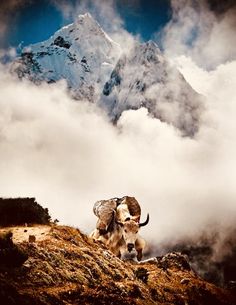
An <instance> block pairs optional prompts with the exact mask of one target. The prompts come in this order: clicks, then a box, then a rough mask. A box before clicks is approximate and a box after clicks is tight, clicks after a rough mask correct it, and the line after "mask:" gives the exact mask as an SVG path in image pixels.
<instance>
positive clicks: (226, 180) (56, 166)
mask: <svg viewBox="0 0 236 305" xmlns="http://www.w3.org/2000/svg"><path fill="white" fill-rule="evenodd" d="M189 61H190V59H187V58H182V61H181V64H182V71H183V73H184V75H185V77H186V78H187V79H188V80H189V81H190V82H192V84H193V86H194V87H195V88H196V89H198V91H201V93H204V94H205V95H206V97H207V99H208V106H209V111H208V112H207V113H206V115H205V121H206V123H205V125H204V126H203V127H202V129H201V130H200V132H199V134H198V137H197V139H189V138H182V137H180V136H179V133H178V132H177V131H176V130H175V129H174V127H172V126H170V125H168V124H166V123H162V122H160V121H159V120H157V119H153V118H151V117H149V116H148V114H147V110H146V109H144V108H141V109H140V110H138V111H126V112H124V113H123V115H122V116H121V118H120V120H119V121H118V129H117V128H115V127H114V126H112V125H111V124H110V123H108V122H107V119H106V118H105V117H103V116H102V114H101V113H100V112H99V110H98V109H97V108H96V106H95V105H91V104H88V103H87V102H86V101H84V102H83V101H80V102H74V101H72V100H71V99H70V98H69V97H68V96H67V93H66V89H65V87H66V86H65V85H63V82H62V83H59V84H53V85H48V84H42V85H41V86H35V85H34V84H32V83H29V82H27V81H23V82H20V81H19V80H17V79H14V78H13V77H12V76H10V75H9V74H7V73H6V71H4V70H3V68H1V78H0V84H1V85H0V86H1V99H0V108H1V115H0V155H1V158H0V176H1V196H36V198H37V199H38V201H39V202H40V203H42V204H43V205H45V206H48V207H49V209H50V210H51V211H52V214H53V217H57V218H59V219H60V220H61V221H62V222H63V223H68V224H73V225H77V226H79V227H80V228H82V229H83V230H85V231H87V232H88V231H89V230H90V229H92V227H93V225H94V223H95V217H94V216H93V213H92V206H93V203H94V202H95V201H96V200H98V199H104V198H110V197H113V196H123V195H126V194H128V195H132V196H135V197H136V198H137V199H138V200H139V201H140V203H141V205H142V207H143V214H145V213H146V212H150V215H151V222H150V227H149V230H147V231H146V230H145V229H144V230H143V234H144V236H146V237H147V238H148V239H150V232H152V233H151V236H152V238H154V239H155V240H156V241H157V242H161V241H163V240H164V239H167V238H171V237H173V232H174V235H178V236H183V235H184V234H187V233H188V234H190V233H191V234H195V233H196V232H199V231H200V230H201V229H203V228H205V226H206V225H207V224H209V223H211V222H212V223H221V224H222V225H224V223H227V224H229V223H231V222H230V220H232V223H233V221H235V212H236V208H235V199H236V198H235V197H236V194H235V187H234V181H235V178H236V177H235V173H234V172H233V171H232V168H234V167H235V158H234V156H235V152H236V151H235V150H236V147H235V143H236V141H235V140H236V139H235V134H236V133H235V127H236V126H235V120H234V114H235V111H236V109H235V104H234V97H235V93H236V92H235V89H234V88H236V86H235V77H234V71H235V69H234V68H235V62H234V63H231V64H225V65H222V66H220V67H219V69H217V70H216V71H214V72H207V71H204V70H202V69H200V68H198V67H197V66H196V65H195V64H194V63H193V62H192V61H190V62H189ZM203 74H204V75H205V79H207V80H208V81H207V85H206V84H205V83H204V86H201V82H202V75H203ZM193 75H194V77H193ZM226 75H227V77H228V81H227V80H226V79H225V76H226ZM191 78H192V79H193V80H191ZM222 79H224V81H225V83H226V84H227V86H225V87H224V88H223V87H222V86H219V82H221V80H222ZM216 97H217V98H216ZM225 101H227V104H225ZM226 220H227V221H226Z"/></svg>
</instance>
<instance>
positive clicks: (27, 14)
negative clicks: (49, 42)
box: [0, 0, 170, 47]
mask: <svg viewBox="0 0 236 305" xmlns="http://www.w3.org/2000/svg"><path fill="white" fill-rule="evenodd" d="M4 1H5V3H6V4H5V5H4ZM7 3H8V4H7ZM105 6H106V7H109V6H110V7H113V9H115V10H116V14H117V17H118V16H119V18H120V19H122V20H123V21H122V23H124V27H125V29H126V30H127V31H128V32H131V33H133V34H139V35H140V36H141V37H142V39H144V40H148V39H150V38H151V37H152V36H153V34H154V33H155V32H156V31H157V30H159V29H161V28H162V27H163V26H164V25H165V24H166V22H167V21H168V19H169V17H170V3H169V1H168V0H156V1H154V0H148V1H144V0H140V1H136V0H132V1H127V0H120V1H109V0H107V1H106V0H105V1H104V0H102V1H89V0H81V1H75V0H67V1H63V0H41V1H35V0H30V1H29V0H22V1H17V0H10V1H7V0H3V2H2V3H1V4H0V10H1V16H2V18H3V19H5V22H6V23H7V27H8V29H7V30H6V35H4V37H2V41H1V45H2V46H4V47H9V46H14V47H16V46H18V45H19V44H20V43H22V45H24V46H26V45H28V44H31V43H36V42H39V41H42V40H45V39H47V38H48V37H49V36H50V35H52V34H53V33H54V32H55V31H56V30H58V29H59V28H61V27H62V26H63V25H66V24H68V23H71V22H73V20H74V18H75V15H76V14H79V13H80V14H84V13H86V12H87V11H90V13H91V14H92V15H93V16H94V17H97V11H98V10H99V8H100V9H101V15H100V16H99V17H100V18H96V19H99V20H98V21H99V22H100V23H101V25H102V26H103V27H104V28H105V30H106V31H108V32H109V28H110V26H112V25H111V24H106V22H107V21H106V13H107V10H102V7H105ZM94 7H96V12H95V10H94ZM110 11H111V9H110ZM112 22H113V21H112V20H111V23H112Z"/></svg>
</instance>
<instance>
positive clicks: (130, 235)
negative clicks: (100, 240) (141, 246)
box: [122, 220, 139, 252]
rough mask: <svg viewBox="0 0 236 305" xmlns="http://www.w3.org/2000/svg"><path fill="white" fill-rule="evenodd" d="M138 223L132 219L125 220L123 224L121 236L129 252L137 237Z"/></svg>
mask: <svg viewBox="0 0 236 305" xmlns="http://www.w3.org/2000/svg"><path fill="white" fill-rule="evenodd" d="M138 231H139V224H138V223H137V222H136V221H134V220H127V221H125V222H124V224H123V234H122V235H123V238H124V241H125V244H126V246H127V250H128V251H129V252H131V251H132V250H133V249H134V247H135V242H136V240H137V238H138Z"/></svg>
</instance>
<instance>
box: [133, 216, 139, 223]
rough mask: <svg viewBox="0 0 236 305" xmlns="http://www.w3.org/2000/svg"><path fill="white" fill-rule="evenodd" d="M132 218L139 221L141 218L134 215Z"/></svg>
mask: <svg viewBox="0 0 236 305" xmlns="http://www.w3.org/2000/svg"><path fill="white" fill-rule="evenodd" d="M132 220H133V221H135V222H137V223H139V220H140V216H133V217H132Z"/></svg>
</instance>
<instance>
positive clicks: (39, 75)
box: [13, 13, 121, 101]
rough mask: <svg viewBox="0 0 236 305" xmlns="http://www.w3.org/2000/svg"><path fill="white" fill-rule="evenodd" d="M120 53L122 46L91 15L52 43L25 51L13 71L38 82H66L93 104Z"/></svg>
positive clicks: (77, 95)
mask: <svg viewBox="0 0 236 305" xmlns="http://www.w3.org/2000/svg"><path fill="white" fill-rule="evenodd" d="M120 52H121V50H120V46H119V45H118V44H116V43H115V42H114V41H112V40H111V39H110V38H109V37H108V35H107V34H106V33H105V32H104V31H103V30H102V28H101V27H100V25H99V24H98V23H97V22H96V21H95V20H94V19H93V18H92V17H91V15H90V14H88V13H87V14H85V15H79V16H78V18H77V20H76V21H75V22H74V23H72V24H70V25H68V26H65V27H63V28H62V29H60V30H58V31H57V32H56V33H55V34H54V35H52V36H51V37H50V38H49V39H48V40H46V41H43V42H39V43H37V44H34V45H31V46H29V47H27V48H25V49H24V50H23V52H22V54H21V57H20V58H19V59H18V60H17V61H16V62H15V63H14V65H13V70H15V71H16V72H17V73H18V75H19V77H27V78H29V79H30V80H32V81H34V82H41V81H46V82H49V83H52V82H56V81H58V80H60V79H65V80H66V81H67V84H68V87H69V88H70V89H71V92H72V94H73V96H74V97H75V98H77V99H88V100H90V101H93V100H94V99H96V97H95V95H96V90H98V91H100V87H102V86H103V85H104V82H105V81H106V79H107V78H108V77H109V75H110V73H111V71H112V69H113V67H114V65H115V63H116V61H117V58H118V57H119V54H120Z"/></svg>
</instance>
